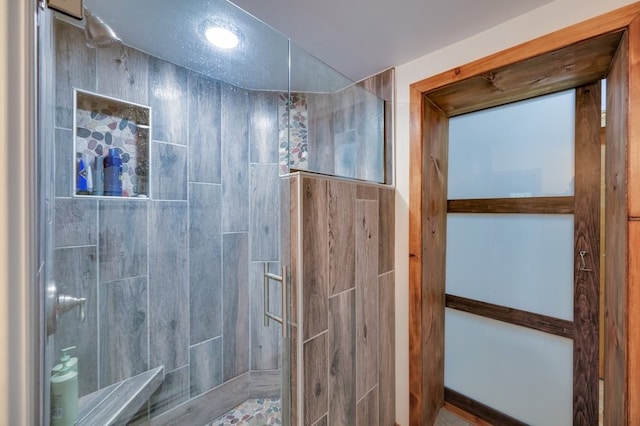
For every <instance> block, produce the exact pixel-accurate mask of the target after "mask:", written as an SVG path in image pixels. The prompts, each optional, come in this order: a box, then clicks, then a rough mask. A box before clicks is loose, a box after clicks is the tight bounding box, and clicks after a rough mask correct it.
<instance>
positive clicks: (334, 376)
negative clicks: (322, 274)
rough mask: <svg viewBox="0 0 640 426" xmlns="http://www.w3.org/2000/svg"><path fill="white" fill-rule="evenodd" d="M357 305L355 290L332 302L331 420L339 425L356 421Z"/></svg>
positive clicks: (330, 305) (337, 297)
mask: <svg viewBox="0 0 640 426" xmlns="http://www.w3.org/2000/svg"><path fill="white" fill-rule="evenodd" d="M351 247H353V244H351ZM355 302H356V298H355V291H354V290H350V291H347V292H343V293H341V294H338V295H337V296H334V297H331V298H329V337H328V338H329V363H330V364H329V398H330V399H329V415H328V416H329V418H328V420H329V423H330V424H335V425H352V424H355V420H356V365H355V362H356V359H355V356H356V347H355V342H356V329H355V325H356V321H355V320H356V312H355V310H356V305H355Z"/></svg>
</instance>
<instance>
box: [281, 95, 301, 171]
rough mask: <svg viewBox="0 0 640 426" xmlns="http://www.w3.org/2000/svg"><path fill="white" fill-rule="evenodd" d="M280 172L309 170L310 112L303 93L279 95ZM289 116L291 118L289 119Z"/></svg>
mask: <svg viewBox="0 0 640 426" xmlns="http://www.w3.org/2000/svg"><path fill="white" fill-rule="evenodd" d="M278 117H279V123H278V128H279V141H280V151H279V152H280V172H281V173H283V174H285V173H289V170H290V169H298V170H307V165H308V162H307V158H308V151H307V140H308V129H307V125H308V113H307V98H306V96H305V95H304V94H302V93H292V94H291V95H290V96H287V94H286V93H283V94H281V95H280V96H279V97H278ZM289 117H291V119H290V120H289Z"/></svg>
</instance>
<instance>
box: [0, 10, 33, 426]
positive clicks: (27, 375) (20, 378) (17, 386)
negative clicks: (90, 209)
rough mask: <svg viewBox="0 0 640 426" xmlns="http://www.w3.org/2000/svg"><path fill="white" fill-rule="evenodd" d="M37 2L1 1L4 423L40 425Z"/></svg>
mask: <svg viewBox="0 0 640 426" xmlns="http://www.w3.org/2000/svg"><path fill="white" fill-rule="evenodd" d="M34 10H35V1H27V0H20V1H16V0H0V348H1V349H0V365H2V368H0V424H1V425H16V426H22V425H25V426H26V425H36V424H38V420H37V419H38V407H39V405H38V404H37V401H38V392H37V387H36V384H35V380H36V378H37V374H38V371H37V366H36V362H35V359H36V354H34V351H35V349H34V348H35V347H36V345H35V344H34V342H36V341H37V327H36V326H37V320H38V319H37V317H36V315H34V311H35V309H34V305H33V302H37V298H36V297H35V296H36V290H37V286H36V284H35V282H34V277H35V265H36V263H37V262H34V259H33V256H31V252H30V250H29V248H30V247H33V245H35V243H32V242H33V241H34V238H33V235H32V234H31V230H32V227H31V218H32V217H33V213H34V206H33V204H32V203H30V202H29V200H30V199H32V198H33V185H32V183H33V176H30V173H31V170H32V169H33V168H32V167H29V165H30V164H32V163H33V162H32V159H33V158H34V155H33V153H32V149H33V147H34V141H33V134H34V132H33V129H34V128H35V126H34V120H33V117H32V115H31V111H32V110H31V108H32V106H33V102H32V95H33V93H34V92H33V90H34V85H33V80H32V77H33V72H32V71H33V64H34V57H33V32H34Z"/></svg>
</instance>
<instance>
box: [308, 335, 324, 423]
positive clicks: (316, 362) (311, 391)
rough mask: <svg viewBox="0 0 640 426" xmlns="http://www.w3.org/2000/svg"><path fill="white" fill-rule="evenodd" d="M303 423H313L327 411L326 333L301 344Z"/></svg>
mask: <svg viewBox="0 0 640 426" xmlns="http://www.w3.org/2000/svg"><path fill="white" fill-rule="evenodd" d="M303 352H304V354H303V362H302V365H303V366H304V396H303V398H304V401H303V405H304V424H305V425H310V424H313V423H314V422H315V421H316V420H318V419H319V418H320V417H322V416H324V415H325V414H326V413H327V409H328V399H327V380H328V378H327V368H328V364H327V333H324V334H321V335H319V336H316V337H314V338H313V339H311V340H309V341H308V342H305V343H304V345H303Z"/></svg>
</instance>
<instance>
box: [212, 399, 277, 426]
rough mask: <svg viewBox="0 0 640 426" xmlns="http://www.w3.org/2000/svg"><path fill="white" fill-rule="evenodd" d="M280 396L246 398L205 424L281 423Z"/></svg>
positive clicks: (257, 424) (218, 425)
mask: <svg viewBox="0 0 640 426" xmlns="http://www.w3.org/2000/svg"><path fill="white" fill-rule="evenodd" d="M281 411H282V408H281V405H280V398H259V399H248V400H246V401H245V402H243V403H242V404H240V405H238V406H237V407H236V408H234V409H232V410H229V411H227V412H226V413H224V414H223V415H222V416H220V417H218V418H217V419H215V420H213V421H212V422H211V423H207V424H206V425H205V426H227V425H247V426H266V425H281V424H282V412H281Z"/></svg>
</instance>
